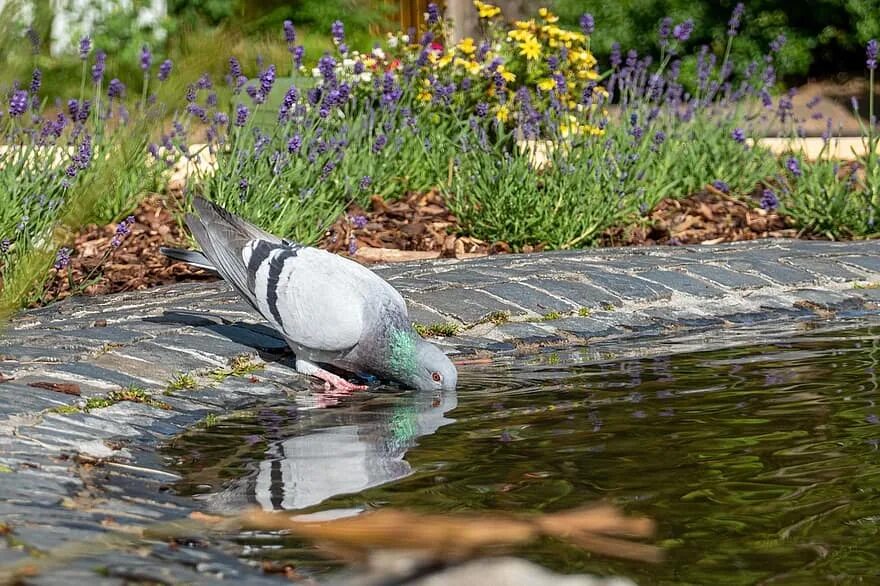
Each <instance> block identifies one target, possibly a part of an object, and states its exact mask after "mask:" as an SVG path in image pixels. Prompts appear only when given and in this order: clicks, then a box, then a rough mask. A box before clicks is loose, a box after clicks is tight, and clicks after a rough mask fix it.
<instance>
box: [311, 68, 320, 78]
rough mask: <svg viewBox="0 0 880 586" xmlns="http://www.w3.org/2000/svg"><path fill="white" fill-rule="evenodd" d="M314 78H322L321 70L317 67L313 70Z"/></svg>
mask: <svg viewBox="0 0 880 586" xmlns="http://www.w3.org/2000/svg"><path fill="white" fill-rule="evenodd" d="M312 77H322V76H321V70H320V69H318V68H317V67H315V68H313V69H312Z"/></svg>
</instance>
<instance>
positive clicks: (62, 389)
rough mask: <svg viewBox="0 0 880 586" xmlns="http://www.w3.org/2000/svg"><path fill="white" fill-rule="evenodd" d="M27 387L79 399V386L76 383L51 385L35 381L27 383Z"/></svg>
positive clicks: (51, 383)
mask: <svg viewBox="0 0 880 586" xmlns="http://www.w3.org/2000/svg"><path fill="white" fill-rule="evenodd" d="M28 386H29V387H34V388H36V389H46V390H47V391H55V392H56V393H64V394H65V395H73V396H74V397H79V396H80V395H81V393H80V388H79V385H78V384H76V383H53V382H46V381H36V382H32V383H28Z"/></svg>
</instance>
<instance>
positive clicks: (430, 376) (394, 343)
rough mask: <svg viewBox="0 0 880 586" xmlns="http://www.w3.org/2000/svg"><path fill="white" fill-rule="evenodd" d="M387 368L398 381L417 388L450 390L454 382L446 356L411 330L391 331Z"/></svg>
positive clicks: (420, 389)
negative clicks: (389, 356) (388, 366)
mask: <svg viewBox="0 0 880 586" xmlns="http://www.w3.org/2000/svg"><path fill="white" fill-rule="evenodd" d="M391 371H392V372H393V373H394V375H395V378H396V379H397V380H398V381H399V382H401V383H403V384H405V385H407V386H409V387H412V388H414V389H416V390H419V391H436V390H447V391H451V390H454V389H455V386H456V384H458V371H456V370H455V365H454V364H452V361H451V360H449V357H448V356H446V354H444V353H443V352H442V351H441V350H440V349H439V348H438V347H437V346H435V345H434V344H431V343H430V342H426V341H425V340H423V339H422V338H421V336H419V335H418V334H417V333H415V332H412V331H408V332H407V331H400V330H398V331H397V332H395V333H394V334H392V337H391Z"/></svg>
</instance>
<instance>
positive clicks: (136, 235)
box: [43, 186, 803, 301]
mask: <svg viewBox="0 0 880 586" xmlns="http://www.w3.org/2000/svg"><path fill="white" fill-rule="evenodd" d="M134 216H135V223H134V224H133V226H132V229H131V234H129V235H128V236H127V237H126V238H125V239H124V240H123V242H122V244H121V245H120V246H119V247H118V248H116V249H113V247H112V246H111V240H112V239H113V237H114V235H115V233H116V225H109V226H95V225H91V226H87V227H86V228H85V229H84V230H83V231H82V232H81V233H80V234H78V235H77V237H76V240H75V242H74V243H73V244H72V245H70V247H71V248H73V253H72V254H71V263H70V270H71V271H72V281H73V283H74V287H75V289H74V291H73V292H74V293H75V294H85V295H99V294H105V293H116V292H121V291H133V290H138V289H145V288H147V287H153V286H156V285H164V284H169V283H175V282H180V281H193V280H214V279H216V278H217V277H216V276H215V275H214V274H213V273H211V272H207V271H203V270H200V269H195V268H192V267H190V266H188V265H186V264H184V263H181V262H172V261H171V260H170V259H168V258H167V257H165V256H164V255H162V254H161V253H160V252H159V247H160V246H183V247H186V246H187V245H188V239H187V236H186V233H185V232H184V230H183V229H182V228H181V227H180V226H179V225H178V223H177V220H176V219H175V217H174V215H173V214H172V212H171V210H170V209H169V207H168V206H167V205H165V203H164V200H163V199H162V198H160V197H158V196H155V197H151V198H148V199H147V200H145V201H144V202H143V203H142V204H141V206H140V207H139V208H138V209H137V211H136V212H135V214H134ZM457 227H458V220H457V219H456V217H455V216H454V215H453V214H452V213H451V212H450V211H449V208H448V207H447V206H446V204H445V202H444V200H443V198H442V197H441V196H440V195H439V194H438V193H436V192H428V193H411V194H408V195H407V196H406V197H405V198H403V199H401V200H398V201H394V202H385V201H383V200H382V199H381V198H379V197H378V196H376V197H374V198H373V199H372V201H371V203H370V205H369V206H368V208H367V209H363V208H360V207H358V206H352V207H351V208H350V209H349V210H348V211H347V212H346V213H345V214H343V215H342V216H341V217H340V218H339V219H338V220H337V221H336V222H335V223H334V224H333V225H332V226H331V227H330V229H328V231H327V233H326V235H325V237H324V238H323V239H322V241H321V242H320V243H319V246H321V247H322V248H325V249H327V250H329V251H331V252H336V253H339V254H343V255H345V256H350V257H351V258H353V259H354V260H357V261H359V262H362V263H365V264H371V263H375V262H395V261H403V260H415V259H425V258H439V257H444V258H452V257H455V258H469V257H474V256H484V255H486V254H499V253H505V252H510V247H509V246H508V245H507V244H506V243H504V242H491V243H490V242H484V241H482V240H478V239H476V238H471V237H468V236H460V235H457V234H456V231H457ZM771 237H774V238H796V237H803V235H800V234H798V233H797V231H796V230H795V229H794V228H793V227H792V223H791V220H790V219H789V218H787V217H785V216H782V215H780V214H778V213H776V212H773V211H769V212H768V211H765V210H762V209H760V208H758V207H755V206H750V205H748V204H746V203H744V202H742V201H740V200H737V199H734V198H731V197H729V196H727V195H725V194H724V193H722V192H720V191H718V190H717V189H714V188H712V187H711V186H708V187H707V188H706V190H704V191H702V192H700V193H697V194H695V195H692V196H690V197H686V198H683V199H671V198H670V199H664V200H663V201H661V202H660V204H658V205H657V207H656V208H655V209H654V210H652V211H651V212H650V214H649V215H648V216H647V217H646V218H645V221H644V222H643V223H641V224H636V225H632V226H627V227H621V228H613V229H609V230H607V231H606V232H605V233H604V234H603V235H602V238H601V240H600V243H601V244H602V245H603V246H645V245H658V244H659V245H679V244H698V243H704V244H714V243H719V242H733V241H738V240H754V239H756V238H771ZM540 249H541V247H540V246H536V247H534V248H531V249H526V250H525V251H524V252H531V251H534V250H540ZM352 252H353V254H352ZM108 253H109V256H107V257H106V259H105V254H108ZM55 273H56V274H55V276H54V278H53V279H52V281H51V283H50V284H49V286H48V289H47V291H46V293H45V294H44V295H43V300H44V301H51V300H56V299H63V298H65V297H68V296H69V295H71V289H70V285H69V280H68V276H67V271H66V270H63V271H55ZM89 275H91V277H89Z"/></svg>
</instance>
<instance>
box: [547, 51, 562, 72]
mask: <svg viewBox="0 0 880 586" xmlns="http://www.w3.org/2000/svg"><path fill="white" fill-rule="evenodd" d="M547 69H549V70H550V71H556V70H557V69H559V57H558V56H556V55H550V56H549V57H547Z"/></svg>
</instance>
